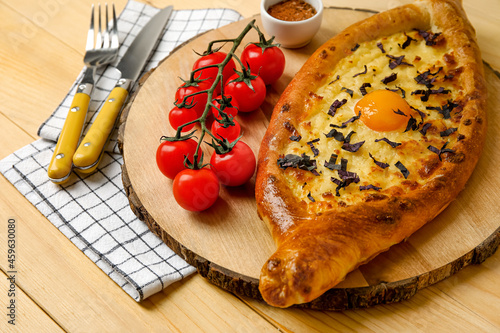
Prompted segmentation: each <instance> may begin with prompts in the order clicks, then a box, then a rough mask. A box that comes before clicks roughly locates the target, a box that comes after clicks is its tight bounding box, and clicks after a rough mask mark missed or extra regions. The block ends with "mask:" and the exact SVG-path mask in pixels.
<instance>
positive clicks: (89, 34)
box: [85, 5, 94, 51]
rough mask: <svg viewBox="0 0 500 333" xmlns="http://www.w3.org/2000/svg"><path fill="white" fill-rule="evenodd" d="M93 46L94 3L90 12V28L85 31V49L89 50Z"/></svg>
mask: <svg viewBox="0 0 500 333" xmlns="http://www.w3.org/2000/svg"><path fill="white" fill-rule="evenodd" d="M93 48H94V5H92V13H91V14H90V28H89V31H88V32H87V45H86V46H85V50H86V51H88V50H91V49H93Z"/></svg>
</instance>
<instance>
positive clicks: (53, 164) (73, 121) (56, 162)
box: [47, 92, 90, 184]
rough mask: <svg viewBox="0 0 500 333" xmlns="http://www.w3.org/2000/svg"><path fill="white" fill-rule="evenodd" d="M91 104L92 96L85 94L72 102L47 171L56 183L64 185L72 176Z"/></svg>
mask: <svg viewBox="0 0 500 333" xmlns="http://www.w3.org/2000/svg"><path fill="white" fill-rule="evenodd" d="M89 103H90V96H89V95H88V94H86V93H83V92H79V93H76V94H75V97H74V98H73V101H72V102H71V106H70V108H69V111H68V115H67V117H66V121H65V122H64V125H63V128H62V130H61V134H60V135H59V139H58V140H57V144H56V148H55V150H54V154H53V155H52V159H51V161H50V164H49V168H48V171H47V173H48V176H49V178H50V180H52V181H53V182H54V183H57V184H60V183H63V182H64V181H66V180H67V179H68V177H69V175H70V174H71V168H72V163H73V154H74V153H75V150H76V147H77V146H78V141H79V140H80V137H81V135H82V129H83V124H84V123H85V119H86V117H87V110H88V108H89Z"/></svg>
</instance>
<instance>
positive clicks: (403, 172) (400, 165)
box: [394, 161, 410, 179]
mask: <svg viewBox="0 0 500 333" xmlns="http://www.w3.org/2000/svg"><path fill="white" fill-rule="evenodd" d="M394 165H395V166H396V168H398V169H399V170H400V171H401V173H402V174H403V176H404V177H405V179H407V178H408V176H409V175H410V171H408V169H407V168H406V167H405V166H404V165H403V163H401V162H400V161H397V162H396V164H394Z"/></svg>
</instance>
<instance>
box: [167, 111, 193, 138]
mask: <svg viewBox="0 0 500 333" xmlns="http://www.w3.org/2000/svg"><path fill="white" fill-rule="evenodd" d="M195 119H198V115H197V114H196V111H194V110H193V109H192V108H191V109H186V108H178V107H177V106H174V108H173V109H172V110H170V112H169V113H168V121H169V122H170V125H171V126H172V127H173V128H174V129H177V128H178V127H179V126H181V125H184V124H185V123H187V122H190V121H192V120H195ZM193 127H194V123H193V124H190V125H188V126H184V127H183V128H182V132H186V131H189V130H192V129H193Z"/></svg>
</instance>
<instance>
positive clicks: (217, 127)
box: [210, 119, 241, 142]
mask: <svg viewBox="0 0 500 333" xmlns="http://www.w3.org/2000/svg"><path fill="white" fill-rule="evenodd" d="M233 121H234V126H228V127H226V128H224V127H222V125H221V124H220V123H219V122H217V121H216V120H214V122H213V123H212V128H211V130H210V131H211V132H212V134H213V135H215V136H216V137H222V138H226V139H227V140H228V141H229V142H232V141H234V140H236V139H237V138H238V136H239V135H240V132H241V126H240V124H238V122H237V121H236V120H234V119H233Z"/></svg>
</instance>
